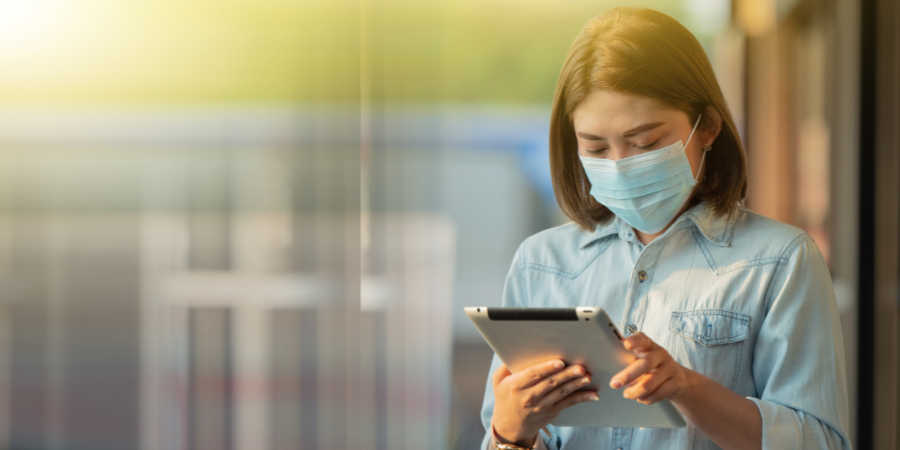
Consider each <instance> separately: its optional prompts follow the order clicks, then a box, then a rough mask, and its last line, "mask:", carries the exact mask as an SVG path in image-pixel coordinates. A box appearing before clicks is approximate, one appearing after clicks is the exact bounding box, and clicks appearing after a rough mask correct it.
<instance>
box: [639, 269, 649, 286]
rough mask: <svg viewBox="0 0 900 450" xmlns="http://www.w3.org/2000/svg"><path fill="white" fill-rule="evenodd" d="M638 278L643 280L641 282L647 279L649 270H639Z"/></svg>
mask: <svg viewBox="0 0 900 450" xmlns="http://www.w3.org/2000/svg"><path fill="white" fill-rule="evenodd" d="M638 279H639V280H641V283H643V282H645V281H647V272H644V271H643V270H642V271H640V272H638Z"/></svg>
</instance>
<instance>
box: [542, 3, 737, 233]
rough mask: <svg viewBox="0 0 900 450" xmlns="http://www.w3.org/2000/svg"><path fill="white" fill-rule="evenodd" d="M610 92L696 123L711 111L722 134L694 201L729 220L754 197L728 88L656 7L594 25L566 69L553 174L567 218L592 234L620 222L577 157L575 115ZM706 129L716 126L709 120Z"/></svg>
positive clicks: (556, 104) (556, 113)
mask: <svg viewBox="0 0 900 450" xmlns="http://www.w3.org/2000/svg"><path fill="white" fill-rule="evenodd" d="M598 89H609V90H613V91H618V92H624V93H630V94H638V95H643V96H647V97H650V98H654V99H656V100H659V101H661V102H663V103H665V104H668V105H671V106H672V107H674V108H677V109H680V110H682V111H684V112H685V113H687V115H688V117H689V118H691V119H690V120H691V121H692V122H693V120H694V119H695V118H696V117H697V116H698V115H699V114H700V113H702V112H703V111H704V110H706V107H707V106H711V107H713V108H714V109H715V110H716V111H718V112H719V114H720V115H721V116H722V131H721V132H720V133H719V135H718V136H717V137H716V140H715V141H714V142H713V144H712V148H713V149H712V151H710V152H708V153H707V154H706V163H705V164H706V176H705V178H704V179H703V180H701V181H700V182H699V183H698V186H697V188H696V190H695V191H694V197H693V198H692V200H691V201H692V202H693V203H694V204H696V203H698V202H699V201H701V200H702V201H706V202H707V203H708V204H709V205H710V207H711V208H712V210H713V212H714V213H715V214H719V215H727V214H730V213H731V212H732V211H733V210H734V209H735V207H736V206H737V204H738V202H740V201H741V200H742V199H743V198H744V197H745V196H746V193H747V160H746V155H745V153H744V147H743V145H742V144H741V141H740V138H739V137H738V133H737V128H736V127H735V125H734V120H733V119H732V118H731V113H730V112H729V111H728V107H727V105H726V104H725V97H724V95H723V94H722V89H721V88H720V87H719V83H718V82H717V81H716V76H715V74H714V73H713V69H712V66H711V65H710V63H709V59H708V58H707V57H706V53H705V52H704V51H703V47H701V46H700V43H699V42H697V39H696V38H695V37H694V35H693V34H691V32H690V31H688V30H687V29H686V28H684V27H683V26H682V25H681V24H680V23H678V21H676V20H675V19H673V18H671V17H669V16H667V15H665V14H663V13H661V12H659V11H654V10H652V9H643V8H641V9H638V8H615V9H611V10H609V11H607V12H605V13H603V14H601V15H599V16H597V17H595V18H593V19H591V20H590V21H589V22H588V23H587V25H585V27H584V29H582V30H581V32H580V33H579V34H578V37H576V38H575V42H574V43H573V44H572V47H571V48H569V53H568V54H567V55H566V60H565V62H564V63H563V67H562V71H561V73H560V75H559V81H557V83H556V92H555V93H554V95H553V111H552V114H551V118H550V172H551V176H552V178H553V189H554V191H555V192H556V201H557V202H558V203H559V206H560V208H561V209H562V211H563V213H565V214H566V215H567V216H568V217H569V218H570V219H572V220H573V221H575V222H576V223H577V224H579V225H580V226H581V227H582V228H584V229H586V230H593V229H594V228H595V226H596V225H597V224H598V223H601V222H604V221H606V220H608V219H609V218H611V217H612V216H613V213H612V212H611V211H610V210H609V209H607V208H606V207H605V206H603V205H601V204H600V203H598V202H597V201H596V200H595V199H594V198H593V197H592V196H591V194H590V186H591V185H590V182H589V181H588V179H587V176H586V175H585V173H584V168H583V167H582V165H581V161H580V160H579V158H578V143H577V141H576V139H575V130H574V128H573V124H572V116H571V115H572V111H574V110H575V108H576V107H577V106H578V104H579V103H580V102H581V101H582V100H583V99H584V98H585V97H587V96H588V94H590V93H591V92H593V91H595V90H598ZM703 117H704V118H703V120H702V121H701V124H700V126H699V127H700V128H704V127H709V126H711V124H712V121H711V120H710V119H709V117H708V116H707V115H704V116H703Z"/></svg>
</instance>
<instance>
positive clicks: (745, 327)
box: [669, 309, 750, 346]
mask: <svg viewBox="0 0 900 450" xmlns="http://www.w3.org/2000/svg"><path fill="white" fill-rule="evenodd" d="M669 331H671V332H672V333H674V334H677V335H678V336H682V337H686V338H688V339H691V340H693V341H696V342H697V343H699V344H701V345H704V346H710V345H719V344H728V343H731V342H738V341H742V340H744V339H747V336H748V335H749V333H750V316H745V315H743V314H738V313H734V312H731V311H725V310H723V309H699V310H695V311H685V312H678V311H675V312H673V313H672V319H671V320H669Z"/></svg>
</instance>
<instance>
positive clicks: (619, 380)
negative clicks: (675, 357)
mask: <svg viewBox="0 0 900 450" xmlns="http://www.w3.org/2000/svg"><path fill="white" fill-rule="evenodd" d="M662 356H663V355H662V354H660V353H659V352H650V353H647V354H646V355H644V356H643V357H641V358H639V359H638V360H637V361H635V362H633V363H631V364H630V365H629V366H628V367H626V368H625V370H623V371H621V372H619V373H617V374H615V375H613V377H612V380H610V382H609V385H610V387H612V388H613V389H619V388H620V387H622V386H625V385H628V384H631V383H632V382H634V381H635V380H636V379H638V377H640V376H641V375H643V374H645V373H647V372H650V371H651V370H653V369H655V368H657V367H658V366H659V365H660V363H662Z"/></svg>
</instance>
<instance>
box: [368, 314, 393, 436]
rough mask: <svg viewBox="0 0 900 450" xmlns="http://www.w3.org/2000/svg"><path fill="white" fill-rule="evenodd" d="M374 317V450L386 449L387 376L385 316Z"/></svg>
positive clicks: (387, 413) (375, 315)
mask: <svg viewBox="0 0 900 450" xmlns="http://www.w3.org/2000/svg"><path fill="white" fill-rule="evenodd" d="M372 315H373V316H374V317H375V326H374V336H372V338H373V341H374V342H375V374H374V378H375V433H376V434H375V450H387V449H388V445H387V444H388V425H389V424H388V420H387V419H388V417H389V414H390V411H389V410H388V399H387V392H388V381H389V380H388V376H387V358H388V355H387V314H385V313H384V312H383V311H378V312H374V313H372Z"/></svg>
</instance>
